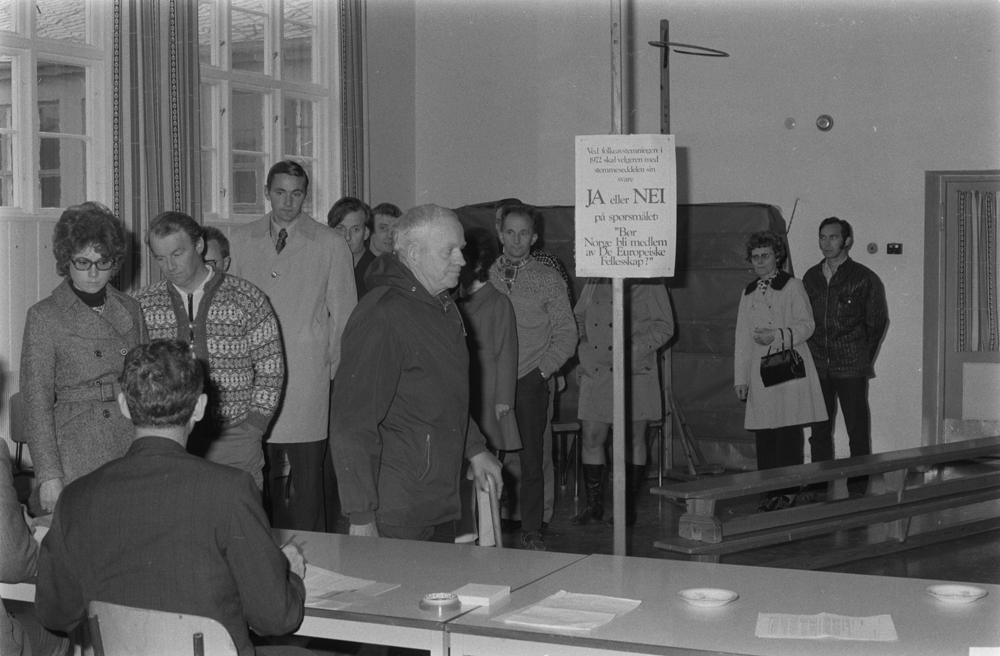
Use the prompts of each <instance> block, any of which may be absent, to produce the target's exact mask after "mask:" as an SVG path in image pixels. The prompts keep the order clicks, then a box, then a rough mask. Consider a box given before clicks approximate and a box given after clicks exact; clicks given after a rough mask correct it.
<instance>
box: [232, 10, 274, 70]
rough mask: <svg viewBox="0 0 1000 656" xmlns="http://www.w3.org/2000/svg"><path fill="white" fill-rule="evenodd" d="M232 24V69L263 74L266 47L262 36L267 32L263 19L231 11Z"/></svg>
mask: <svg viewBox="0 0 1000 656" xmlns="http://www.w3.org/2000/svg"><path fill="white" fill-rule="evenodd" d="M232 23H233V24H232V31H233V47H232V48H231V52H232V56H233V60H232V67H233V69H234V70H237V71H250V72H251V73H263V72H264V57H265V52H264V48H265V47H266V43H265V40H264V35H265V34H266V31H267V25H266V21H265V19H264V17H263V16H258V15H256V14H248V13H246V12H243V11H237V10H236V9H233V12H232Z"/></svg>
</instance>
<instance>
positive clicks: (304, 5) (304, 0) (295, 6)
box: [285, 0, 315, 25]
mask: <svg viewBox="0 0 1000 656" xmlns="http://www.w3.org/2000/svg"><path fill="white" fill-rule="evenodd" d="M285 20H293V21H299V22H300V23H308V24H310V25H314V24H315V21H314V20H313V2H312V0H285Z"/></svg>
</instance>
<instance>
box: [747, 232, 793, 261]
mask: <svg viewBox="0 0 1000 656" xmlns="http://www.w3.org/2000/svg"><path fill="white" fill-rule="evenodd" d="M755 248H770V249H771V252H772V253H774V260H775V262H776V263H777V265H778V268H779V269H780V268H781V267H783V266H784V265H785V258H786V257H787V256H788V250H787V249H786V248H785V241H784V240H783V239H782V238H781V237H779V236H778V235H777V234H776V233H775V232H773V231H771V230H763V231H761V232H755V233H753V234H752V235H750V237H749V238H748V239H747V252H746V256H747V262H750V261H751V260H750V255H751V254H752V253H753V250H754V249H755Z"/></svg>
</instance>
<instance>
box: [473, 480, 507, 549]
mask: <svg viewBox="0 0 1000 656" xmlns="http://www.w3.org/2000/svg"><path fill="white" fill-rule="evenodd" d="M476 501H477V502H478V504H477V505H478V506H479V546H481V547H496V548H497V549H503V535H502V533H501V529H500V499H499V495H498V494H497V488H496V484H495V483H494V482H493V479H492V478H490V491H489V492H483V491H482V490H480V489H479V488H476Z"/></svg>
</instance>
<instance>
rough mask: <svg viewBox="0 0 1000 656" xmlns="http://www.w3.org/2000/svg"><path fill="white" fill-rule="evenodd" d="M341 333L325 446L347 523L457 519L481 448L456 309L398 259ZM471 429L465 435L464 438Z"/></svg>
mask: <svg viewBox="0 0 1000 656" xmlns="http://www.w3.org/2000/svg"><path fill="white" fill-rule="evenodd" d="M367 280H368V281H369V282H372V283H374V285H373V286H372V288H371V289H370V290H369V291H368V294H366V295H365V297H364V298H363V299H362V300H361V303H359V304H358V307H357V309H356V310H355V311H354V314H352V315H351V319H350V321H348V322H347V328H345V329H344V341H343V345H342V350H343V353H344V358H343V360H342V361H341V363H340V369H339V370H338V371H337V378H336V380H335V381H334V384H333V397H332V399H333V400H332V401H331V404H332V405H333V407H335V408H344V409H345V410H344V411H342V412H339V413H336V415H335V416H334V418H333V420H332V421H331V422H330V449H331V450H332V452H333V463H334V466H335V467H336V469H337V484H338V487H339V489H340V503H341V508H342V509H343V512H344V513H345V514H346V515H348V516H349V517H350V518H351V523H352V524H370V523H371V522H373V521H376V518H377V521H378V522H382V523H386V524H391V525H394V526H410V527H422V526H434V525H437V524H440V523H442V522H445V521H448V520H451V519H457V518H458V516H459V497H458V483H459V475H460V473H461V470H462V457H463V455H464V456H465V457H466V458H472V457H474V456H476V455H478V454H480V453H483V452H484V451H486V438H484V437H483V435H482V433H481V432H480V431H479V429H478V428H477V427H476V425H475V423H474V422H470V421H469V352H468V350H467V348H466V345H465V332H464V330H463V327H462V318H461V316H460V315H459V312H458V307H456V305H455V303H454V302H453V301H452V300H451V297H450V296H448V294H447V293H442V294H439V295H438V296H436V297H435V296H431V295H430V294H429V293H428V292H427V290H426V289H425V288H424V286H423V285H421V284H420V283H419V282H418V281H417V279H416V278H415V277H414V275H413V274H412V273H411V272H410V270H409V269H407V268H406V267H405V266H403V265H402V264H401V263H400V262H399V260H398V259H397V258H396V256H395V255H381V256H379V257H378V258H376V260H375V262H374V263H373V264H372V266H371V267H370V268H369V270H368V278H367ZM467 433H468V437H467Z"/></svg>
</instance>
